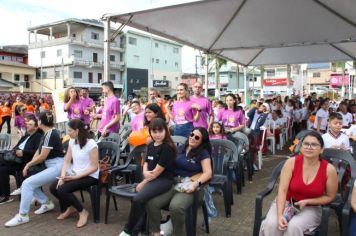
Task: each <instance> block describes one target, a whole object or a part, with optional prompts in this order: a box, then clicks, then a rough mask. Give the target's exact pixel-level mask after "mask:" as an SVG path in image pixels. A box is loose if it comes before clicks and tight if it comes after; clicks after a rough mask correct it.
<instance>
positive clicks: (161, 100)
mask: <svg viewBox="0 0 356 236" xmlns="http://www.w3.org/2000/svg"><path fill="white" fill-rule="evenodd" d="M151 103H152V102H151V101H149V102H148V103H147V105H148V104H151ZM157 105H158V106H159V107H160V108H161V110H162V113H163V115H166V113H167V111H166V106H165V102H164V99H162V98H160V101H159V102H158V103H157Z"/></svg>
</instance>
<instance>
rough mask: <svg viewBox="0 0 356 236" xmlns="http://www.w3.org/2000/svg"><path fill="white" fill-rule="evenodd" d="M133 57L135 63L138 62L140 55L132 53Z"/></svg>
mask: <svg viewBox="0 0 356 236" xmlns="http://www.w3.org/2000/svg"><path fill="white" fill-rule="evenodd" d="M133 57H134V62H135V63H140V56H138V55H134V56H133Z"/></svg>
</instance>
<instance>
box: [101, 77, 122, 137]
mask: <svg viewBox="0 0 356 236" xmlns="http://www.w3.org/2000/svg"><path fill="white" fill-rule="evenodd" d="M102 86H103V94H104V96H105V104H104V109H103V113H102V115H101V122H100V127H99V133H98V136H99V137H100V136H103V137H105V136H107V135H109V134H110V133H118V132H119V123H120V102H119V100H118V99H117V97H116V96H115V94H114V85H113V83H112V82H111V81H107V82H104V83H102Z"/></svg>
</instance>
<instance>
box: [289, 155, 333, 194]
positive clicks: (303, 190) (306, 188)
mask: <svg viewBox="0 0 356 236" xmlns="http://www.w3.org/2000/svg"><path fill="white" fill-rule="evenodd" d="M303 159H304V157H303V156H302V155H299V156H296V157H295V161H294V170H293V174H292V178H291V180H290V183H289V187H288V192H287V199H286V200H287V201H290V199H291V198H293V199H294V200H295V201H300V200H304V199H307V198H316V197H320V196H322V195H324V193H325V191H326V180H327V176H326V169H327V166H328V162H327V161H326V160H321V161H320V167H319V170H318V173H317V174H316V176H315V178H314V180H313V182H311V183H310V184H305V183H304V180H303Z"/></svg>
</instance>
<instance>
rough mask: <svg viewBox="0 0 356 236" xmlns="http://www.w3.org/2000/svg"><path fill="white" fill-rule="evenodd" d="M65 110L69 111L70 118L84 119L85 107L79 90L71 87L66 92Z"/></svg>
mask: <svg viewBox="0 0 356 236" xmlns="http://www.w3.org/2000/svg"><path fill="white" fill-rule="evenodd" d="M64 102H65V104H64V111H66V112H68V120H72V119H81V120H84V107H83V106H82V103H81V102H80V97H79V92H78V91H77V90H76V89H75V88H73V87H71V88H68V89H67V90H66V92H65V94H64Z"/></svg>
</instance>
